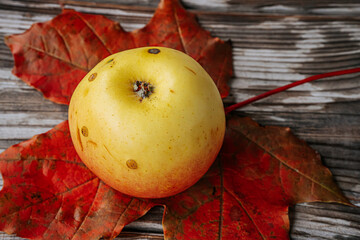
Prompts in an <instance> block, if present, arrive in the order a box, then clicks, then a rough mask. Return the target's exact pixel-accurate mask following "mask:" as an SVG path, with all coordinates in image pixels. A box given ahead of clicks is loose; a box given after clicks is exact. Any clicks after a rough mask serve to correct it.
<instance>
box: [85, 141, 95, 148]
mask: <svg viewBox="0 0 360 240" xmlns="http://www.w3.org/2000/svg"><path fill="white" fill-rule="evenodd" d="M87 143H89V144H91V145H93V146H94V147H97V143H96V142H94V141H91V140H89V141H87Z"/></svg>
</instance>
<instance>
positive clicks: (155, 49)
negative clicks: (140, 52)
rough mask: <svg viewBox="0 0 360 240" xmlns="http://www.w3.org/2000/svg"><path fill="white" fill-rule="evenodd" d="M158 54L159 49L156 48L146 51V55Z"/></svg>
mask: <svg viewBox="0 0 360 240" xmlns="http://www.w3.org/2000/svg"><path fill="white" fill-rule="evenodd" d="M159 52H160V49H158V48H150V49H149V50H148V53H151V54H158V53H159Z"/></svg>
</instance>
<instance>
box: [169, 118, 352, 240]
mask: <svg viewBox="0 0 360 240" xmlns="http://www.w3.org/2000/svg"><path fill="white" fill-rule="evenodd" d="M314 201H325V202H338V203H343V204H347V205H351V204H350V203H349V201H348V200H347V199H346V198H345V197H344V196H343V195H342V193H341V192H340V190H339V189H338V187H337V186H336V184H335V183H334V182H333V180H332V175H331V173H330V171H329V170H328V169H327V168H325V167H324V166H323V165H322V164H321V160H320V157H319V155H318V154H317V153H316V152H315V151H314V150H312V149H311V148H310V147H309V146H308V145H307V144H306V143H305V142H304V141H301V140H299V139H297V138H296V137H295V136H294V135H293V134H292V133H291V132H290V130H289V129H288V128H282V127H261V126H259V125H258V124H257V123H256V122H254V121H253V120H251V119H250V118H239V117H233V118H231V119H230V120H228V122H227V132H226V136H225V140H224V145H223V148H222V150H221V152H220V155H219V160H218V161H217V162H215V164H214V165H213V167H212V169H210V171H209V172H208V173H207V174H206V176H204V177H203V178H202V179H201V180H200V181H199V182H198V183H197V184H196V185H195V186H193V187H192V188H190V189H188V190H187V191H185V192H183V193H181V194H178V195H176V196H174V197H172V198H169V199H166V200H165V201H164V204H165V205H166V207H167V209H166V213H165V216H164V220H163V225H164V234H165V236H166V238H168V239H186V238H187V237H188V236H191V239H252V240H255V239H271V238H276V239H289V237H288V231H289V219H288V207H289V206H291V205H294V204H296V203H300V202H314Z"/></svg>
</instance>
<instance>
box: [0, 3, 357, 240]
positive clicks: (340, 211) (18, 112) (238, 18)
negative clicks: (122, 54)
mask: <svg viewBox="0 0 360 240" xmlns="http://www.w3.org/2000/svg"><path fill="white" fill-rule="evenodd" d="M200 2H201V1H200ZM200 2H199V1H193V0H186V1H184V3H185V5H186V6H187V7H191V8H192V9H191V11H193V12H194V13H196V14H197V15H198V19H199V21H200V23H201V25H202V26H204V27H205V28H206V29H207V30H209V31H210V32H211V33H212V34H213V35H214V36H219V37H221V38H222V39H224V40H227V39H231V41H232V44H233V54H234V57H233V59H234V70H235V77H234V78H233V79H232V81H231V83H230V85H231V88H232V90H231V94H230V96H229V97H228V98H227V99H225V102H226V104H231V103H233V102H237V101H241V100H244V99H247V98H249V97H251V96H253V95H256V94H259V93H262V92H264V91H266V90H269V89H272V88H275V87H278V86H282V85H284V84H287V83H290V82H293V81H296V80H299V79H302V78H305V77H307V76H310V75H313V74H318V73H322V72H327V71H333V70H339V69H343V68H351V67H354V66H359V65H360V58H359V52H360V50H359V49H360V48H359V46H360V41H359V40H360V19H359V18H358V9H359V6H360V4H359V3H358V2H357V1H346V2H343V3H339V2H338V1H315V2H314V1H310V0H305V1H301V5H300V4H298V1H295V0H294V1H283V2H282V3H281V5H279V3H278V2H277V1H266V3H265V1H262V0H257V1H243V0H235V1H216V0H210V1H207V4H203V3H200ZM62 3H63V6H64V7H70V8H74V9H76V10H79V11H82V12H87V13H96V14H103V15H106V16H107V17H109V18H111V19H113V20H115V21H119V22H121V24H122V26H123V27H124V28H125V29H126V30H128V31H131V30H134V29H137V28H139V27H142V26H144V25H145V24H146V22H147V21H148V20H149V19H150V18H151V16H152V14H153V11H154V9H155V7H156V4H157V1H128V0H123V1H116V3H115V1H114V0H108V1H106V2H103V1H91V2H88V1H63V2H62ZM120 3H121V4H120ZM60 12H61V8H60V6H59V5H58V2H57V1H55V0H40V1H24V0H19V1H10V0H1V1H0V15H1V18H0V59H1V60H0V151H3V150H4V149H6V148H7V147H9V146H10V145H12V144H15V143H17V142H19V141H22V140H26V139H28V138H30V137H31V136H32V135H34V134H38V133H41V132H44V131H46V130H47V129H50V128H51V127H52V126H54V125H56V124H57V123H59V122H61V121H63V120H65V119H66V117H67V107H66V106H64V105H58V104H54V103H51V102H50V101H48V100H45V99H44V98H43V97H42V95H41V93H39V92H37V91H36V90H34V89H32V88H31V87H29V86H27V85H26V84H24V83H23V82H22V81H20V80H19V79H18V78H16V77H14V76H13V75H11V68H12V66H13V62H12V57H11V54H10V51H9V49H8V48H7V47H6V46H5V44H4V41H3V37H4V36H5V35H8V34H14V33H20V32H23V31H25V30H26V29H27V28H29V27H30V25H31V24H32V23H35V22H42V21H47V20H49V19H51V18H52V17H54V16H55V15H56V14H58V13H60ZM314 13H319V14H321V15H316V16H315V15H310V14H314ZM359 76H360V74H353V75H349V76H342V77H337V78H331V79H325V80H321V81H318V82H315V83H311V84H306V85H304V86H300V87H297V88H296V89H292V90H290V91H287V92H285V93H281V94H278V95H276V96H273V97H271V98H268V99H266V100H263V101H260V102H258V103H255V104H252V105H250V106H247V107H245V108H243V109H241V110H240V111H238V114H241V115H246V116H251V117H253V118H254V119H255V120H257V121H258V122H259V123H261V124H266V125H278V126H289V127H291V129H292V131H294V133H295V134H296V135H297V136H299V137H300V138H302V139H304V140H306V141H307V142H308V143H309V144H310V145H311V146H312V147H313V148H314V149H316V150H317V151H318V152H319V153H320V154H321V156H322V159H323V161H324V164H325V165H326V166H328V167H329V168H330V170H331V171H332V173H333V174H334V178H335V180H336V181H337V183H338V185H339V186H340V188H341V189H342V190H343V191H344V193H345V195H346V196H347V197H348V198H349V199H350V200H351V201H352V202H353V203H354V204H356V205H358V206H360V134H359V133H360V124H359V122H360V91H359V90H360V81H359ZM1 184H2V182H0V186H1ZM162 210H163V209H162V208H161V207H157V208H155V209H153V210H151V212H150V213H149V214H147V215H145V216H144V217H143V218H141V219H139V220H138V221H136V222H134V223H131V224H129V225H128V226H127V227H126V228H125V229H124V231H123V233H122V234H121V235H120V237H119V238H121V239H162V238H163V236H162V226H161V217H162ZM290 220H291V223H292V228H291V237H292V239H359V236H360V233H359V229H360V210H359V209H358V208H351V207H346V206H341V205H338V204H326V203H316V204H314V203H313V204H298V205H296V206H295V207H293V208H291V209H290ZM0 239H19V238H16V237H13V236H6V235H0Z"/></svg>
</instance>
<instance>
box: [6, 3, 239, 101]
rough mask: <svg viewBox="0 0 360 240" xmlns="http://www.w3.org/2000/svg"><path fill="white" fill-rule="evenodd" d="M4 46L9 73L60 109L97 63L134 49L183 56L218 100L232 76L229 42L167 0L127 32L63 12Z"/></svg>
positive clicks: (101, 19)
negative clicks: (205, 76) (200, 70)
mask: <svg viewBox="0 0 360 240" xmlns="http://www.w3.org/2000/svg"><path fill="white" fill-rule="evenodd" d="M5 43H6V44H7V45H8V46H9V47H10V49H11V52H12V53H13V56H14V62H15V66H14V69H13V73H14V74H15V75H16V76H18V77H19V78H21V79H22V80H23V81H24V82H26V83H28V84H29V85H31V86H33V87H34V88H36V89H38V90H39V91H41V92H42V93H43V94H44V96H45V97H46V98H48V99H50V100H51V101H54V102H56V103H63V104H68V103H69V101H70V97H71V95H72V93H73V91H74V89H75V87H76V86H77V84H78V83H79V82H80V80H81V79H82V78H83V77H84V76H85V75H86V73H87V72H88V71H90V70H91V69H92V68H93V67H94V66H95V65H96V64H97V63H98V62H100V61H101V60H102V59H104V58H105V57H107V56H109V55H111V54H114V53H116V52H120V51H123V50H127V49H131V48H136V47H144V46H164V47H169V48H174V49H177V50H180V51H183V52H185V53H187V54H188V55H190V56H191V57H193V58H194V59H195V60H196V61H198V62H199V63H200V64H201V65H202V66H203V67H204V69H205V70H206V71H207V72H208V73H209V75H210V76H211V77H212V79H213V80H214V82H215V83H216V85H217V86H218V88H219V91H220V93H221V96H222V97H226V96H227V95H228V93H229V87H228V86H227V81H228V80H229V79H230V78H231V76H232V74H233V66H232V51H231V45H230V43H229V42H223V41H222V40H220V39H219V38H213V37H211V35H210V33H209V32H208V31H206V30H204V29H202V28H201V26H200V25H199V24H198V22H197V21H196V18H195V15H194V14H192V13H189V12H187V11H186V10H185V9H184V8H183V7H182V6H181V5H180V3H179V2H178V1H173V0H163V1H161V2H160V4H159V7H158V8H157V10H156V12H155V14H154V16H153V18H152V19H151V20H150V22H149V23H148V24H147V25H146V26H145V27H143V28H142V29H138V30H135V31H133V32H126V31H124V30H123V29H122V27H121V26H120V25H119V24H118V23H116V22H114V21H112V20H110V19H108V18H106V17H104V16H101V15H91V14H84V13H79V12H76V11H73V10H64V11H63V13H62V14H60V15H58V16H57V17H55V18H54V19H52V20H50V21H48V22H45V23H36V24H34V25H32V27H31V28H30V29H29V30H27V31H26V32H25V33H22V34H17V35H12V36H8V37H6V38H5Z"/></svg>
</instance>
